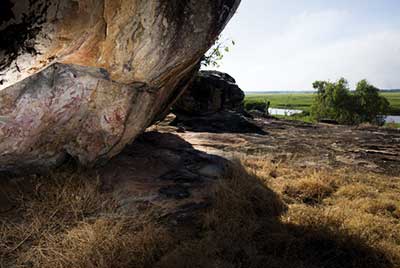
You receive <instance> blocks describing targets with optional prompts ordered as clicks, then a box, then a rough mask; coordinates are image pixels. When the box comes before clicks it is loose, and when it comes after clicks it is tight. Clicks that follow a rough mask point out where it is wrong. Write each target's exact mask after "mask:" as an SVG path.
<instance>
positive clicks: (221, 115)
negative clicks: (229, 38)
mask: <svg viewBox="0 0 400 268" xmlns="http://www.w3.org/2000/svg"><path fill="white" fill-rule="evenodd" d="M244 97H245V95H244V92H243V91H242V90H241V89H240V88H239V86H238V85H237V84H236V81H235V79H234V78H233V77H231V76H230V75H229V74H226V73H222V72H218V71H200V72H199V73H198V74H197V76H196V78H195V79H194V81H193V82H192V84H191V85H190V86H189V87H188V89H187V90H186V91H185V92H184V93H183V95H182V96H181V98H180V99H179V100H178V101H177V102H176V103H175V105H174V107H173V113H174V114H175V115H176V117H175V118H174V120H172V122H171V125H172V126H178V127H180V128H181V129H182V130H189V131H197V132H213V133H226V132H228V133H257V134H265V132H264V131H263V130H262V129H261V128H259V127H258V126H257V125H255V124H254V123H253V122H250V121H249V120H248V118H247V116H248V115H247V113H245V112H244V108H243V101H244Z"/></svg>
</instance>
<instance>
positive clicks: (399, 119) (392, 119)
mask: <svg viewBox="0 0 400 268" xmlns="http://www.w3.org/2000/svg"><path fill="white" fill-rule="evenodd" d="M268 111H269V114H270V115H287V116H291V115H295V114H301V113H302V112H303V111H301V110H292V109H277V108H270V109H269V110H268ZM386 123H399V124H400V115H388V116H387V117H386Z"/></svg>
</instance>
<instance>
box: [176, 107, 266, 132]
mask: <svg viewBox="0 0 400 268" xmlns="http://www.w3.org/2000/svg"><path fill="white" fill-rule="evenodd" d="M171 125H172V126H177V127H182V128H183V129H185V130H189V131H193V132H210V133H242V134H244V133H246V134H250V133H254V134H260V135H266V134H268V133H267V132H265V131H264V130H263V129H262V128H261V127H259V126H257V125H256V124H255V123H254V122H252V121H251V120H250V119H248V118H246V117H245V116H244V115H243V114H241V113H238V112H232V111H221V112H218V113H214V114H210V115H204V116H193V115H185V114H183V113H177V114H176V118H175V120H174V121H172V123H171Z"/></svg>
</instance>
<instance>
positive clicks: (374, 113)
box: [311, 78, 389, 125]
mask: <svg viewBox="0 0 400 268" xmlns="http://www.w3.org/2000/svg"><path fill="white" fill-rule="evenodd" d="M313 87H314V88H315V89H317V90H318V92H317V95H316V97H315V99H314V102H313V105H312V107H311V115H312V117H313V118H314V119H316V120H321V119H332V120H335V121H337V122H338V123H340V124H348V125H355V124H360V123H363V122H369V123H373V124H383V123H384V120H383V119H384V117H383V115H386V114H387V112H388V110H389V102H388V101H387V99H386V98H384V97H382V96H380V95H379V89H377V88H376V87H374V86H372V85H370V84H368V82H367V81H366V80H362V81H360V82H359V83H358V85H357V89H356V91H355V92H354V93H353V92H351V91H350V89H349V86H348V82H347V81H346V79H344V78H341V79H339V80H338V81H337V82H334V83H333V82H327V81H316V82H314V83H313Z"/></svg>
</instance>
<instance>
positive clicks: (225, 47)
mask: <svg viewBox="0 0 400 268" xmlns="http://www.w3.org/2000/svg"><path fill="white" fill-rule="evenodd" d="M234 45H235V41H233V40H229V39H227V40H224V41H221V39H220V38H218V39H217V40H216V41H215V44H214V46H213V47H212V48H211V49H210V50H209V51H208V52H207V53H206V55H204V57H203V59H202V61H201V64H202V65H203V66H205V67H209V66H212V67H220V66H219V62H220V61H221V60H222V59H223V58H224V53H228V52H229V51H230V46H234Z"/></svg>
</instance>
